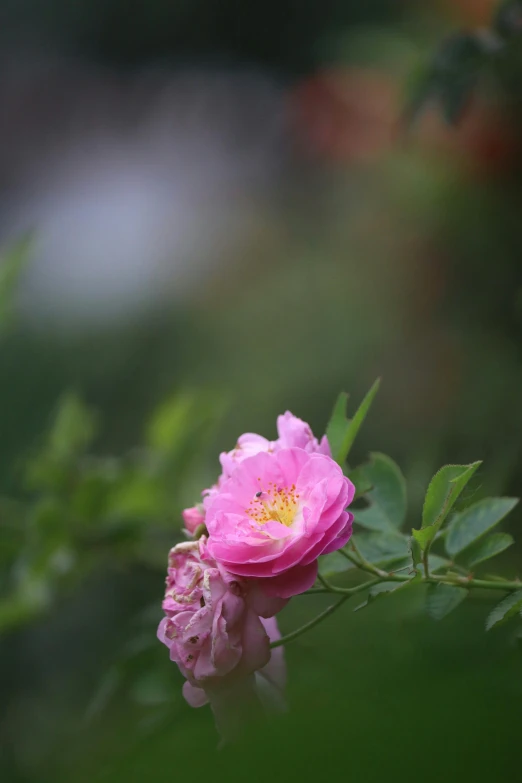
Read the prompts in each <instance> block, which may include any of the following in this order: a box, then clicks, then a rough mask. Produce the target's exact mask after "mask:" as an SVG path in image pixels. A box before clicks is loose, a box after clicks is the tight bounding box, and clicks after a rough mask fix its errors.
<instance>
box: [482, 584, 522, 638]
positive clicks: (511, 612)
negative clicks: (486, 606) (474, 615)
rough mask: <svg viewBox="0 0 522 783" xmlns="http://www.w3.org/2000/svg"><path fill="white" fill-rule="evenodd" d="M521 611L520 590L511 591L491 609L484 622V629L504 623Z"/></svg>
mask: <svg viewBox="0 0 522 783" xmlns="http://www.w3.org/2000/svg"><path fill="white" fill-rule="evenodd" d="M521 611H522V590H517V592H515V593H511V595H508V596H507V597H506V598H504V600H503V601H501V602H500V603H499V604H497V606H496V607H495V608H494V609H493V611H492V612H491V614H490V615H489V617H488V619H487V622H486V631H490V630H491V629H492V628H494V627H495V626H496V625H501V624H502V623H506V622H507V621H508V620H510V619H511V618H512V617H515V615H517V614H519V613H520V612H521Z"/></svg>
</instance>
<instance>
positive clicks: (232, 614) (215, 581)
mask: <svg viewBox="0 0 522 783" xmlns="http://www.w3.org/2000/svg"><path fill="white" fill-rule="evenodd" d="M248 588H249V585H248V583H245V581H244V580H243V579H241V578H238V577H236V576H232V575H231V574H229V573H227V572H226V571H225V570H224V569H223V568H221V567H220V566H218V564H217V563H216V562H215V561H214V560H213V559H212V557H210V555H209V553H208V549H207V539H206V537H205V536H202V537H201V538H200V539H199V540H198V541H190V542H185V543H182V544H178V545H177V546H175V547H174V548H173V549H172V550H171V551H170V554H169V567H168V576H167V583H166V590H165V599H164V601H163V610H164V611H165V614H166V617H164V618H163V620H162V621H161V622H160V624H159V627H158V638H159V639H160V641H161V642H163V643H164V644H165V645H166V646H167V647H168V648H169V650H170V658H171V660H173V661H175V663H177V664H178V666H179V668H180V670H181V672H182V674H183V675H184V676H185V677H186V678H187V680H188V684H185V687H184V690H183V693H184V695H185V698H186V699H187V701H188V702H189V703H190V704H193V706H198V704H199V703H203V701H202V699H203V696H202V694H201V693H199V691H200V690H203V691H204V692H205V693H206V692H207V691H208V690H209V689H210V690H212V689H213V688H216V687H217V688H219V687H221V686H222V685H224V684H226V683H231V682H232V681H235V680H236V679H238V678H240V679H241V678H244V677H246V676H247V675H251V674H253V672H255V671H257V670H258V669H261V668H262V667H264V666H266V664H267V663H268V662H269V660H270V649H269V638H268V635H267V632H266V630H265V627H264V625H263V623H262V621H261V620H260V619H259V616H258V614H257V613H256V611H255V610H254V609H253V608H252V607H251V606H250V604H249V602H248V598H249V589H248ZM257 601H258V602H259V597H257ZM280 606H281V603H280V602H279V601H273V600H271V599H268V600H265V602H264V604H263V605H262V606H260V605H259V604H258V607H257V608H261V609H262V611H263V612H264V613H265V614H266V615H267V616H268V615H270V614H273V613H274V612H275V611H277V610H278V609H279V608H280Z"/></svg>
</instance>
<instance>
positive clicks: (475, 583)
mask: <svg viewBox="0 0 522 783" xmlns="http://www.w3.org/2000/svg"><path fill="white" fill-rule="evenodd" d="M339 551H342V550H339ZM344 554H348V553H344ZM379 573H380V574H382V576H381V575H379V576H378V577H377V578H376V579H370V580H369V581H368V582H363V583H362V584H360V585H356V586H355V587H337V586H336V585H333V584H331V583H330V582H328V580H327V579H325V578H324V576H321V575H319V576H318V579H319V581H320V582H321V583H322V585H323V587H315V588H313V589H311V590H308V591H307V592H306V593H304V595H318V594H322V593H332V594H337V595H340V596H341V598H340V599H339V600H338V601H337V603H335V604H332V606H329V607H328V609H325V611H324V612H321V614H318V615H317V617H314V618H313V619H312V620H310V621H309V622H308V623H305V624H304V625H302V626H301V627H300V628H297V629H296V630H295V631H292V632H291V633H289V634H287V635H286V636H282V637H281V639H278V640H277V641H276V642H272V644H271V645H270V647H271V648H274V647H280V646H281V645H283V644H286V643H287V642H291V641H293V640H294V639H297V638H298V637H299V636H301V634H303V633H306V631H309V630H310V628H313V627H314V626H316V625H318V624H319V623H320V622H322V621H323V620H324V619H325V618H326V617H328V616H329V615H331V614H332V613H333V612H335V611H336V609H338V608H339V607H340V606H342V605H343V603H344V602H345V601H347V600H348V598H350V597H351V596H352V595H356V593H362V592H363V591H364V590H368V589H370V588H371V587H373V586H374V585H377V584H379V583H381V582H411V581H412V580H413V579H414V577H413V576H409V575H407V574H394V573H390V574H387V573H385V572H384V571H380V570H379ZM420 581H421V582H424V583H425V584H446V585H450V586H452V587H467V588H473V587H474V588H480V589H483V590H503V591H504V592H513V591H515V590H521V589H522V582H520V581H518V580H516V581H512V582H508V581H503V580H501V579H499V580H491V581H490V580H488V579H470V578H468V577H466V576H457V575H455V576H447V575H441V576H438V575H432V576H424V577H422V579H421V580H420Z"/></svg>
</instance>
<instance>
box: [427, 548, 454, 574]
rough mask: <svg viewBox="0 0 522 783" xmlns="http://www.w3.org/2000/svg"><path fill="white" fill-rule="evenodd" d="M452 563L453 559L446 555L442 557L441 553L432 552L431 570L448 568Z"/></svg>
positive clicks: (433, 571)
mask: <svg viewBox="0 0 522 783" xmlns="http://www.w3.org/2000/svg"><path fill="white" fill-rule="evenodd" d="M450 565H451V561H450V560H448V559H447V558H446V557H440V555H434V554H432V553H431V552H430V571H431V572H432V573H435V572H436V571H442V570H444V569H447V568H449V567H450Z"/></svg>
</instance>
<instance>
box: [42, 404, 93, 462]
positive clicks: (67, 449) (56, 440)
mask: <svg viewBox="0 0 522 783" xmlns="http://www.w3.org/2000/svg"><path fill="white" fill-rule="evenodd" d="M95 434H96V418H95V416H94V414H93V413H92V412H91V411H90V410H89V409H88V408H87V407H86V406H85V405H84V404H83V402H82V401H81V400H80V398H79V397H77V395H76V394H72V393H69V394H66V395H64V397H62V399H61V400H60V403H59V405H58V411H57V413H56V417H55V420H54V424H53V426H52V429H51V433H50V436H49V449H50V452H51V455H52V456H53V457H57V458H58V459H70V458H71V457H72V456H74V455H76V454H78V453H81V452H83V451H84V450H85V449H86V447H87V446H88V445H89V444H90V443H91V441H92V440H93V438H94V436H95Z"/></svg>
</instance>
